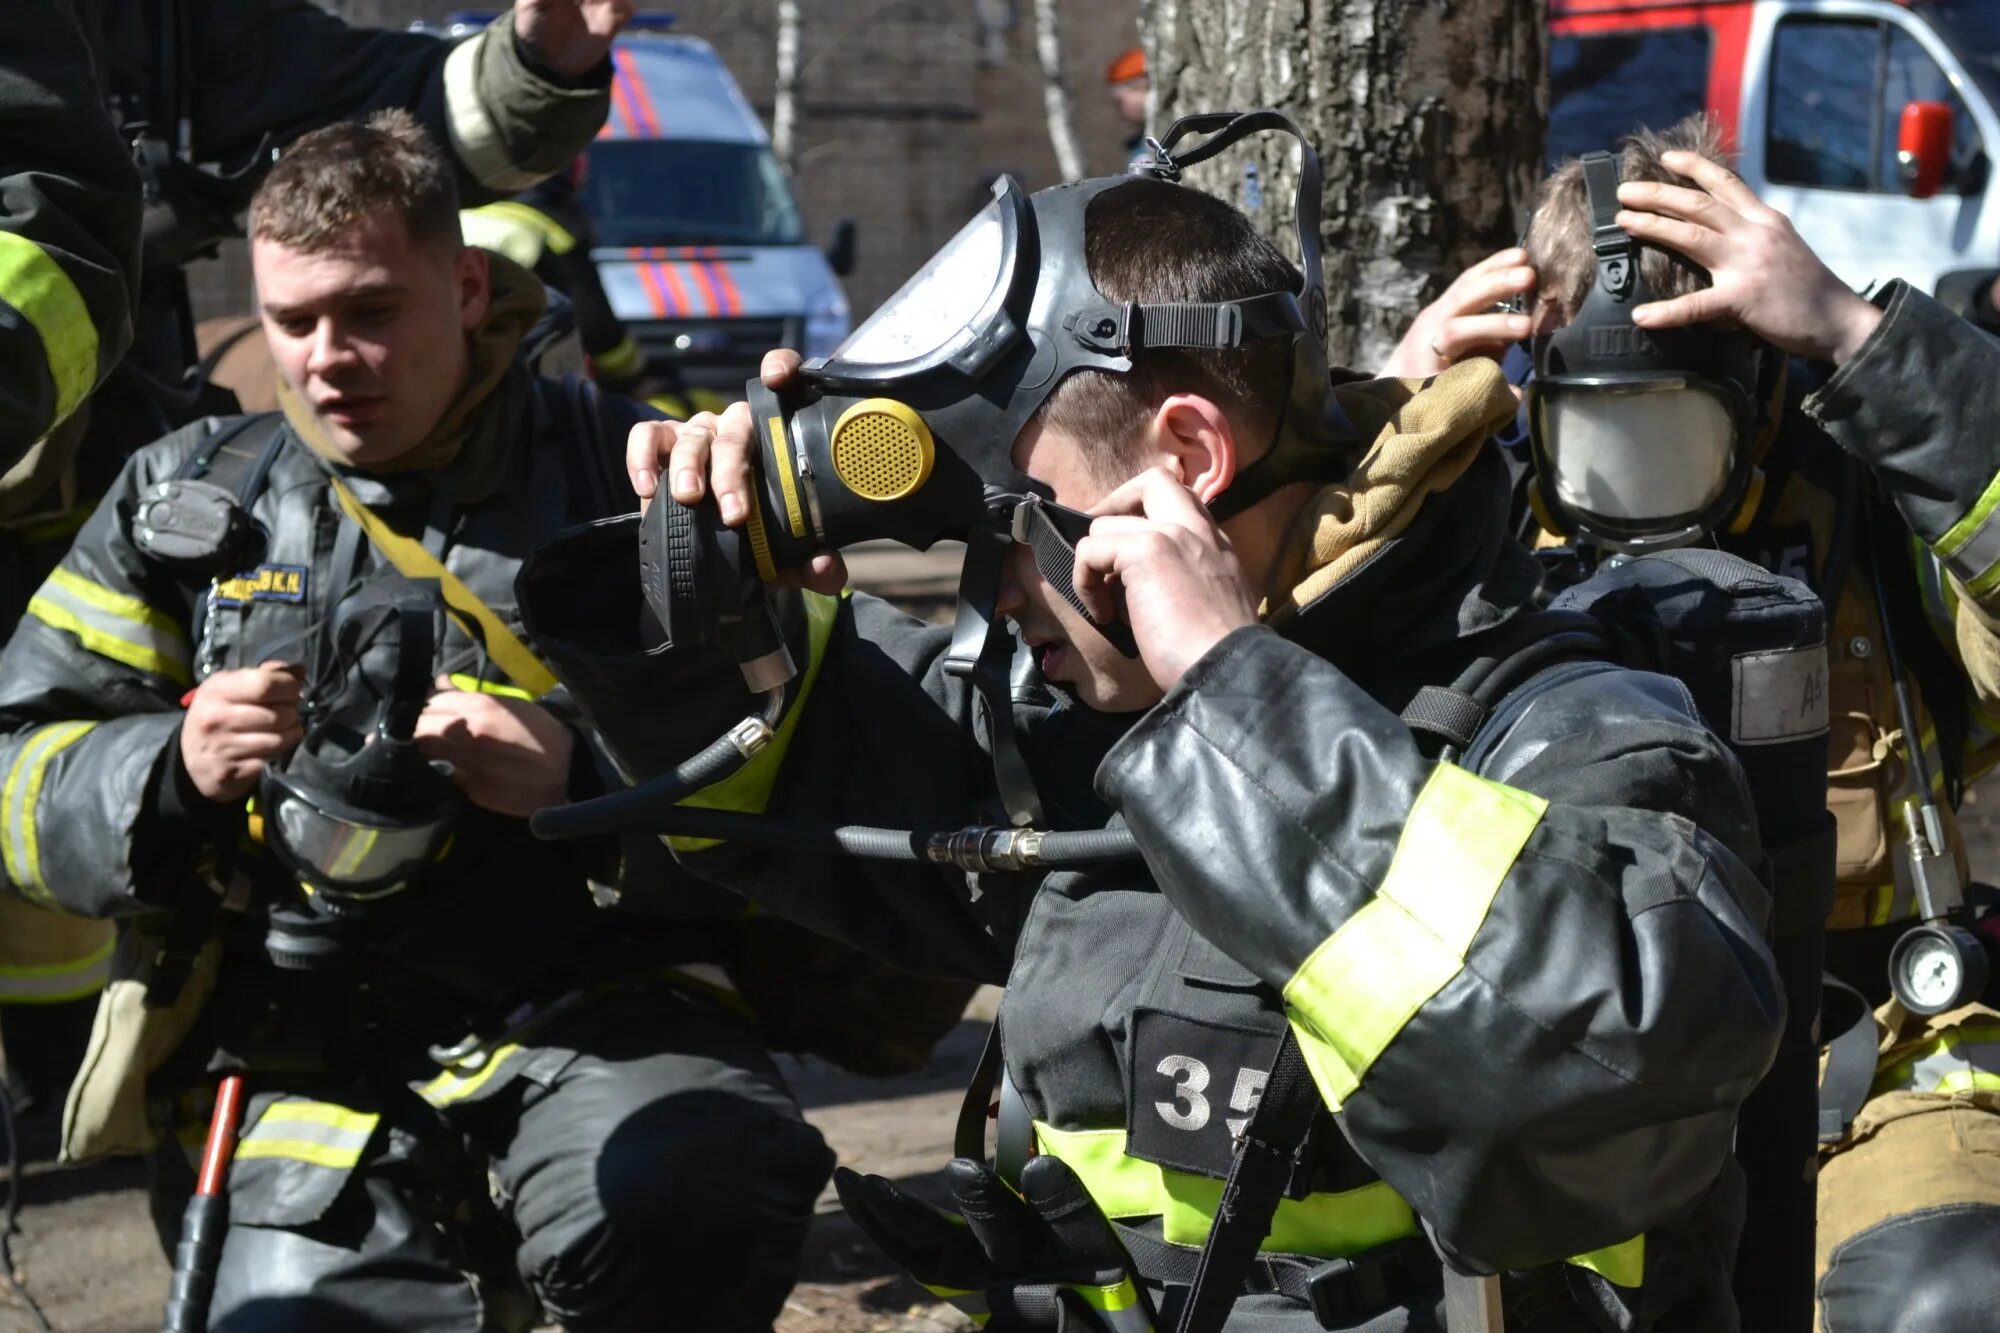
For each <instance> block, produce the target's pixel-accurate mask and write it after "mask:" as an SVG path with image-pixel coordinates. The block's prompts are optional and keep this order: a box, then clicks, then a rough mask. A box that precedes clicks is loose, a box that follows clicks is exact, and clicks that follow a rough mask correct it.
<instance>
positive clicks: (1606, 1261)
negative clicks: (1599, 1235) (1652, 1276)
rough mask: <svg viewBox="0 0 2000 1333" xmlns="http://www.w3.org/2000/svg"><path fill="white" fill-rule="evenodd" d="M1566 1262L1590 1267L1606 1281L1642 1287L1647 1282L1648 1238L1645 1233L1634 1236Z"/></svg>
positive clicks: (1579, 1266) (1623, 1285)
mask: <svg viewBox="0 0 2000 1333" xmlns="http://www.w3.org/2000/svg"><path fill="white" fill-rule="evenodd" d="M1566 1262H1568V1263H1571V1264H1574V1265H1576V1266H1577V1267H1578V1268H1588V1269H1589V1270H1590V1271H1591V1272H1593V1273H1595V1274H1597V1275H1598V1276H1599V1277H1601V1278H1603V1279H1604V1280H1605V1281H1607V1282H1611V1283H1615V1284H1616V1285H1618V1286H1621V1287H1642V1286H1644V1285H1645V1284H1646V1238H1645V1236H1643V1235H1638V1236H1634V1237H1632V1239H1630V1240H1628V1241H1621V1242H1620V1243H1619V1244H1617V1245H1607V1246H1605V1247H1604V1248H1603V1249H1601V1250H1592V1251H1591V1252H1590V1253H1589V1254H1579V1255H1576V1256H1574V1257H1573V1258H1571V1259H1569V1260H1567V1261H1566Z"/></svg>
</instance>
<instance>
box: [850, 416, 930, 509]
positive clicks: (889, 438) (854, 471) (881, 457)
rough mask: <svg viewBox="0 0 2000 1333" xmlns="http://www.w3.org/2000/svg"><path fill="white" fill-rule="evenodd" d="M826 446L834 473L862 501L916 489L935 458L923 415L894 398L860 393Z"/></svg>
mask: <svg viewBox="0 0 2000 1333" xmlns="http://www.w3.org/2000/svg"><path fill="white" fill-rule="evenodd" d="M828 445H829V448H830V450H831V452H832V455H833V473H834V476H835V477H837V478H838V479H839V480H840V484H841V485H843V486H845V487H846V488H847V489H848V490H850V491H852V492H853V493H854V494H856V495H858V496H860V497H861V498H862V499H864V500H877V501H886V500H901V499H903V498H904V497H906V496H910V495H914V494H916V492H917V491H919V490H921V489H922V488H923V484H924V483H925V482H926V481H928V480H930V475H931V464H932V463H933V462H934V461H935V460H936V457H937V447H936V445H935V443H934V442H933V441H932V439H931V430H930V427H929V426H927V425H925V424H924V419H923V417H921V416H919V415H918V414H917V412H916V410H915V409H913V408H911V407H910V406H908V405H907V404H905V403H899V402H897V401H896V400H895V399H893V398H864V399H862V400H861V401H860V402H858V403H856V404H854V405H853V406H852V407H850V408H848V409H847V410H846V411H845V412H842V413H841V414H840V419H839V420H838V421H836V422H834V424H833V431H832V434H831V436H830V438H829V440H828Z"/></svg>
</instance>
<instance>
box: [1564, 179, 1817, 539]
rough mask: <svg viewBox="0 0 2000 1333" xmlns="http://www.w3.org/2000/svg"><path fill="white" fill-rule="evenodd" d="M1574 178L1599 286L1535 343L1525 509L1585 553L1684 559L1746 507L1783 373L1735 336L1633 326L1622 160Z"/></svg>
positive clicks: (1632, 242)
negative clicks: (1530, 482) (1675, 553)
mask: <svg viewBox="0 0 2000 1333" xmlns="http://www.w3.org/2000/svg"><path fill="white" fill-rule="evenodd" d="M1582 166H1583V184H1584V191H1585V197H1586V201H1587V204H1586V206H1587V208H1588V210H1589V213H1590V219H1591V236H1590V240H1591V251H1592V255H1593V258H1594V261H1595V273H1594V275H1593V283H1592V286H1591V289H1590V292H1589V295H1587V296H1586V297H1585V298H1584V302H1583V305H1582V307H1581V308H1580V309H1579V310H1578V311H1577V312H1576V315H1575V317H1574V318H1573V319H1571V320H1570V321H1569V322H1568V323H1567V324H1565V325H1564V326H1563V327H1561V328H1559V329H1557V330H1555V331H1554V332H1553V333H1538V334H1536V335H1535V337H1534V340H1533V351H1534V359H1535V375H1534V379H1533V380H1532V381H1531V382H1530V384H1529V385H1528V390H1527V409H1528V422H1529V431H1530V437H1531V447H1532V449H1533V453H1534V464H1535V478H1534V490H1533V493H1532V499H1533V500H1534V501H1535V503H1536V507H1537V510H1538V513H1539V515H1540V516H1541V517H1542V518H1543V519H1544V520H1545V522H1546V524H1547V526H1549V527H1551V528H1553V529H1554V530H1555V531H1558V532H1561V533H1563V534H1564V535H1567V536H1573V537H1576V538H1577V539H1579V540H1580V541H1583V542H1585V543H1587V544H1590V545H1593V546H1598V547H1602V548H1604V549H1608V550H1612V551H1619V552H1633V553H1636V552H1640V551H1648V550H1657V549H1663V548H1667V547H1673V546H1683V545H1686V544H1688V543H1689V542H1691V541H1695V540H1698V539H1700V538H1701V537H1703V536H1704V535H1706V534H1708V533H1710V532H1713V531H1714V530H1716V529H1717V528H1718V527H1723V526H1726V525H1728V524H1729V523H1730V521H1731V520H1732V519H1733V518H1734V517H1735V516H1736V515H1737V514H1738V512H1739V510H1740V509H1741V508H1742V505H1743V501H1744V496H1745V493H1746V491H1747V490H1749V488H1750V483H1751V480H1752V477H1753V474H1754V472H1755V463H1756V458H1755V455H1756V451H1757V436H1758V433H1759V429H1760V427H1761V426H1762V425H1763V424H1764V423H1765V421H1766V420H1767V405H1768V403H1769V401H1770V399H1771V398H1772V397H1773V396H1774V392H1775V386H1774V384H1773V377H1774V376H1775V375H1777V374H1779V373H1781V372H1782V369H1783V362H1782V359H1781V358H1779V357H1777V356H1776V355H1775V354H1774V353H1772V352H1771V350H1770V349H1769V348H1768V347H1767V346H1766V345H1765V344H1764V343H1763V342H1762V341H1761V340H1760V339H1758V338H1757V337H1755V336H1754V335H1752V334H1750V333H1749V332H1747V331H1745V330H1725V329H1720V328H1716V327H1714V326H1712V325H1710V326H1703V327H1700V328H1688V329H1641V328H1639V327H1638V326H1637V325H1635V324H1634V323H1633V322H1632V311H1633V309H1634V308H1636V307H1637V306H1640V305H1643V304H1645V303H1646V302H1648V301H1651V300H1652V299H1653V293H1652V291H1651V290H1650V289H1649V288H1648V286H1647V284H1646V279H1645V276H1644V274H1643V272H1642V271H1641V267H1640V263H1639V257H1640V247H1639V243H1638V241H1637V240H1636V239H1635V238H1634V237H1633V236H1632V235H1631V234H1630V233H1629V232H1627V231H1626V230H1625V229H1624V228H1622V227H1620V226H1619V225H1618V224H1617V222H1616V221H1614V219H1615V218H1616V216H1617V213H1618V181H1619V170H1618V159H1617V158H1616V157H1614V156H1613V155H1611V154H1610V153H1602V152H1599V153H1588V154H1586V155H1585V156H1584V157H1583V159H1582Z"/></svg>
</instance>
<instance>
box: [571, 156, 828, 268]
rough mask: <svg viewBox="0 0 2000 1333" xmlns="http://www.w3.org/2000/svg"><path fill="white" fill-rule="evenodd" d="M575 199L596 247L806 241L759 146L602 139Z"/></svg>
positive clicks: (794, 208)
mask: <svg viewBox="0 0 2000 1333" xmlns="http://www.w3.org/2000/svg"><path fill="white" fill-rule="evenodd" d="M578 194H579V197H580V199H581V201H582V203H583V206H584V207H585V208H587V209H589V210H590V214H591V217H592V218H593V219H594V220H595V222H596V224H597V243H598V244H599V245H607V246H614V247H623V246H630V245H803V244H804V243H805V231H804V228H803V227H801V225H800V223H799V209H798V205H797V204H795V203H793V202H792V192H791V189H790V188H789V187H788V186H787V185H786V184H785V175H784V172H782V171H781V170H779V168H778V162H777V159H776V158H774V157H772V156H771V150H770V149H769V148H767V147H765V146H764V145H763V144H754V143H724V142H720V141H712V140H705V139H624V140H606V141H600V142H598V143H596V144H593V145H591V149H590V166H589V170H588V171H587V172H586V173H585V175H584V180H583V188H582V189H581V190H580V191H579V192H578Z"/></svg>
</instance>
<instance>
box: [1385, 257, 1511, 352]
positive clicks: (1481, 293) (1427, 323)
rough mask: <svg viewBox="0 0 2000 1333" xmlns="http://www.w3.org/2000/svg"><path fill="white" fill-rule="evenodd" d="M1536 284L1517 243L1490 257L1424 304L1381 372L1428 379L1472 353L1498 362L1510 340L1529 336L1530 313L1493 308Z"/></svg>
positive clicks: (1468, 270)
mask: <svg viewBox="0 0 2000 1333" xmlns="http://www.w3.org/2000/svg"><path fill="white" fill-rule="evenodd" d="M1534 286H1535V270H1534V269H1532V268H1530V267H1528V252H1527V251H1526V250H1523V249H1521V248H1520V247H1519V246H1515V247H1513V248H1511V249H1507V250H1501V251H1498V252H1496V253H1494V254H1490V255H1488V256H1486V258H1484V259H1482V260H1480V261H1479V262H1478V263H1477V264H1474V265H1473V266H1472V267H1471V268H1469V269H1467V270H1465V272H1463V273H1461V274H1459V275H1458V276H1457V277H1456V278H1454V279H1453V280H1452V284H1451V286H1449V287H1447V288H1445V289H1444V295H1442V296H1440V297H1438V299H1437V300H1435V301H1433V302H1431V303H1430V304H1429V305H1427V306H1425V307H1424V308H1423V310H1422V311H1421V312H1420V313H1419V314H1418V315H1417V318H1416V321H1415V322H1414V323H1412V324H1411V325H1410V327H1409V330H1408V331H1407V332H1405V333H1404V334H1403V337H1402V340H1401V341H1400V342H1398V343H1397V344H1396V350H1395V351H1393V352H1391V353H1390V354H1389V364H1387V365H1386V366H1383V367H1382V373H1383V374H1384V375H1397V376H1401V377H1403V378H1406V379H1428V378H1429V377H1430V376H1432V375H1440V374H1443V373H1444V372H1445V371H1447V370H1449V369H1451V368H1452V367H1453V366H1455V365H1457V364H1458V363H1459V362H1461V361H1465V360H1469V359H1471V358H1473V357H1479V356H1484V357H1490V358H1492V359H1493V360H1496V361H1497V360H1499V358H1500V356H1501V355H1502V354H1503V353H1504V352H1505V351H1506V350H1507V344H1508V343H1511V342H1519V341H1520V340H1521V339H1523V338H1525V337H1527V336H1528V317H1527V316H1526V315H1516V314H1510V313H1508V312H1505V311H1500V310H1495V309H1494V307H1495V306H1497V305H1498V304H1500V302H1502V301H1505V300H1507V299H1508V298H1510V297H1514V296H1519V295H1521V294H1522V293H1523V292H1528V291H1532V290H1534Z"/></svg>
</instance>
